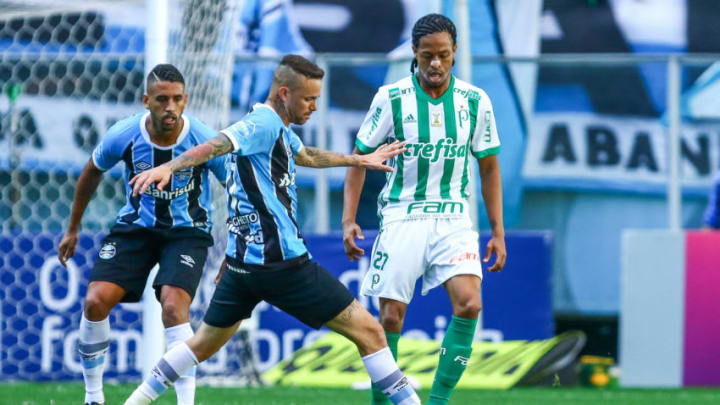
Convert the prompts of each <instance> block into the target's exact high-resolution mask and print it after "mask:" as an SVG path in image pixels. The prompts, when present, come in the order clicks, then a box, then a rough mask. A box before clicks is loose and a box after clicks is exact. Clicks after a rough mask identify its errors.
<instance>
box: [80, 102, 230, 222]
mask: <svg viewBox="0 0 720 405" xmlns="http://www.w3.org/2000/svg"><path fill="white" fill-rule="evenodd" d="M148 114H150V113H149V112H147V113H141V114H137V115H133V116H131V117H128V118H126V119H124V120H122V121H119V122H117V123H115V125H113V126H112V127H110V129H109V130H108V131H107V133H106V134H105V137H104V138H103V140H102V142H100V144H99V145H98V146H97V147H96V148H95V150H94V151H93V155H92V159H93V163H94V164H95V166H97V168H98V169H100V170H103V171H105V170H109V169H110V168H112V167H113V166H115V164H117V163H118V162H119V161H123V162H124V163H125V173H124V177H125V194H126V203H125V205H124V206H123V207H122V208H121V209H120V212H119V213H118V216H117V223H119V224H127V225H131V224H132V225H139V226H142V227H146V228H164V229H166V228H175V227H193V228H199V229H202V230H205V231H210V228H211V226H212V222H211V215H212V198H211V195H210V179H209V178H208V169H209V170H210V171H212V172H213V174H214V175H215V177H216V178H217V179H218V180H220V182H221V183H223V184H225V182H226V177H227V162H228V161H229V158H228V156H227V155H224V156H219V157H217V158H214V159H211V160H209V161H208V162H206V163H204V164H202V165H200V166H196V167H189V168H187V169H183V170H179V171H177V172H175V173H174V174H173V177H172V180H171V181H170V183H169V184H168V185H166V186H165V189H164V190H162V191H161V190H158V189H157V188H155V186H154V185H153V186H151V187H150V188H148V189H147V191H146V192H145V193H144V194H142V195H140V196H137V197H133V195H132V188H131V187H130V185H129V184H128V182H129V181H130V179H132V178H133V177H134V176H135V175H136V174H138V173H140V172H142V171H144V170H148V169H150V168H153V167H155V166H159V165H161V164H163V163H165V162H168V161H170V160H172V159H174V158H175V157H177V156H180V155H181V154H182V153H183V152H185V151H187V150H188V149H191V148H193V147H194V146H196V145H200V144H202V143H204V142H205V141H207V140H208V139H210V138H212V137H214V136H215V135H216V134H217V131H215V130H213V129H212V128H210V127H208V126H207V125H205V124H204V123H203V122H201V121H200V120H198V119H195V118H193V117H191V116H189V115H183V116H182V118H183V120H184V124H183V129H182V132H181V133H180V135H179V136H178V138H177V141H176V142H175V144H173V145H170V146H158V145H155V144H154V143H152V141H151V140H150V134H148V132H147V128H146V127H145V120H146V119H147V116H148Z"/></svg>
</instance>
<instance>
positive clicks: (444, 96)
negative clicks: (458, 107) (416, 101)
mask: <svg viewBox="0 0 720 405" xmlns="http://www.w3.org/2000/svg"><path fill="white" fill-rule="evenodd" d="M412 81H413V84H414V85H415V92H416V93H417V94H418V96H419V98H420V99H421V100H424V101H427V102H429V103H430V104H434V105H438V104H440V103H442V102H443V101H445V100H447V99H449V98H450V97H452V94H453V87H455V76H454V75H450V85H449V86H448V88H447V89H446V90H445V92H444V93H443V94H442V95H441V96H440V97H438V98H432V97H430V95H428V94H427V93H425V90H423V89H422V87H421V86H420V83H419V82H418V79H417V76H416V75H412Z"/></svg>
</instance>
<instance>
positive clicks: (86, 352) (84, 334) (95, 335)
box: [78, 311, 110, 403]
mask: <svg viewBox="0 0 720 405" xmlns="http://www.w3.org/2000/svg"><path fill="white" fill-rule="evenodd" d="M108 347H110V320H109V319H108V318H105V319H103V320H102V321H98V322H92V321H88V319H87V318H85V312H84V311H83V314H82V317H81V318H80V339H79V342H78V353H80V358H81V359H82V371H83V379H84V380H85V402H86V403H90V402H97V403H103V402H105V395H104V394H103V382H102V378H103V366H104V363H105V353H106V352H107V350H108Z"/></svg>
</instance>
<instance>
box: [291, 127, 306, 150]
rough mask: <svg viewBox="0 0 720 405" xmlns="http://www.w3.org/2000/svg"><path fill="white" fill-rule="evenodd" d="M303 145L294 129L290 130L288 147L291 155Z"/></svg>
mask: <svg viewBox="0 0 720 405" xmlns="http://www.w3.org/2000/svg"><path fill="white" fill-rule="evenodd" d="M304 147H305V145H304V144H303V142H302V140H301V139H300V137H299V136H298V135H297V134H296V133H295V131H293V130H290V149H291V150H292V153H293V155H297V154H298V153H300V151H301V150H302V148H304Z"/></svg>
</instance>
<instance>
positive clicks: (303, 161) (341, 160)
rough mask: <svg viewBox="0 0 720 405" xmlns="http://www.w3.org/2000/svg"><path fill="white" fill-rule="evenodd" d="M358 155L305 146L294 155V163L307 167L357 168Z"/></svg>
mask: <svg viewBox="0 0 720 405" xmlns="http://www.w3.org/2000/svg"><path fill="white" fill-rule="evenodd" d="M359 157H360V156H359V155H343V154H342V153H336V152H331V151H329V150H324V149H319V148H315V147H312V146H305V147H304V148H302V149H301V150H300V152H299V153H298V154H297V155H295V163H297V164H298V165H300V166H307V167H317V168H321V167H335V166H357V165H358V158H359Z"/></svg>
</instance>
